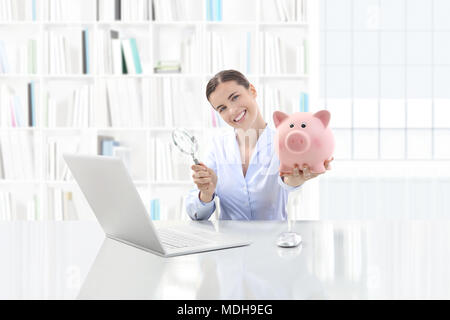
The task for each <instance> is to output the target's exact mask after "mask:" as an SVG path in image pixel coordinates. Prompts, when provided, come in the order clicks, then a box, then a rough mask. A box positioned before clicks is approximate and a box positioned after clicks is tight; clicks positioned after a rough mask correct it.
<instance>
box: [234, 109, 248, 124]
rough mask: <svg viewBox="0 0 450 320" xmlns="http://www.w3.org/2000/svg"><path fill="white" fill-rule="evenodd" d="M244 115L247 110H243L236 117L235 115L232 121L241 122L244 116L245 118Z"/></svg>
mask: <svg viewBox="0 0 450 320" xmlns="http://www.w3.org/2000/svg"><path fill="white" fill-rule="evenodd" d="M246 115H247V110H243V111H241V112H240V113H239V114H238V115H237V117H235V118H234V119H233V121H234V122H236V123H241V122H243V121H244V118H245V116H246Z"/></svg>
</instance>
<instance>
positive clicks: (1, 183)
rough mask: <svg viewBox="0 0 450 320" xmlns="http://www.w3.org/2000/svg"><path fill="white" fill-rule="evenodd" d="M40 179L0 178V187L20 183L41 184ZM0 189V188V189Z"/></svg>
mask: <svg viewBox="0 0 450 320" xmlns="http://www.w3.org/2000/svg"><path fill="white" fill-rule="evenodd" d="M41 183H42V181H40V180H12V179H8V180H6V179H0V187H2V186H9V185H21V184H36V185H38V184H41ZM0 191H1V189H0Z"/></svg>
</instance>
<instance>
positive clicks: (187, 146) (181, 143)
mask: <svg viewBox="0 0 450 320" xmlns="http://www.w3.org/2000/svg"><path fill="white" fill-rule="evenodd" d="M172 141H173V143H174V144H175V145H176V146H177V148H178V149H179V150H180V151H181V152H183V153H185V154H189V155H190V156H191V157H192V160H194V163H195V164H199V163H200V162H199V161H198V159H197V158H196V157H195V153H196V152H197V150H198V142H197V139H195V137H194V136H193V135H191V134H190V133H189V132H187V130H186V129H183V128H177V129H175V130H173V131H172Z"/></svg>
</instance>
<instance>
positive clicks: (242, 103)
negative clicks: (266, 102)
mask: <svg viewBox="0 0 450 320" xmlns="http://www.w3.org/2000/svg"><path fill="white" fill-rule="evenodd" d="M209 102H210V103H211V105H212V107H213V108H214V109H215V110H216V111H217V112H218V113H219V114H220V116H221V117H222V119H223V120H224V121H225V122H226V123H228V124H229V125H230V126H232V127H233V128H239V129H243V130H247V129H249V128H253V127H255V126H256V120H257V119H258V114H259V110H258V104H257V103H256V90H255V87H254V86H253V85H251V84H250V87H249V88H248V89H246V88H245V87H244V86H241V85H239V84H237V82H236V81H227V82H222V83H220V84H219V85H218V86H217V87H216V90H215V91H214V92H213V93H211V95H210V96H209Z"/></svg>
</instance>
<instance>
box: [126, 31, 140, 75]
mask: <svg viewBox="0 0 450 320" xmlns="http://www.w3.org/2000/svg"><path fill="white" fill-rule="evenodd" d="M129 41H130V46H131V52H132V53H133V61H134V65H135V71H136V73H137V74H141V73H142V65H141V59H140V57H139V51H138V47H137V42H136V39H135V38H130V39H129Z"/></svg>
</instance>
